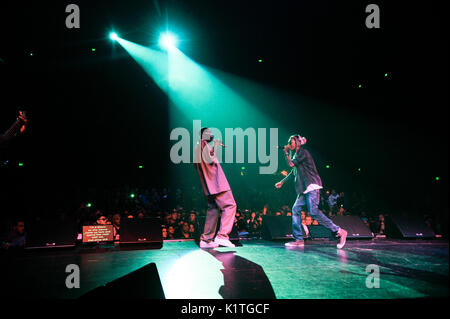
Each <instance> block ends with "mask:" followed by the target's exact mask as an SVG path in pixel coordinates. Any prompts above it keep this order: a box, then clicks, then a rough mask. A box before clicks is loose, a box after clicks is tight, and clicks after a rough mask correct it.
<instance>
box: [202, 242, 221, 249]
mask: <svg viewBox="0 0 450 319" xmlns="http://www.w3.org/2000/svg"><path fill="white" fill-rule="evenodd" d="M217 247H219V244H217V243H215V242H213V241H210V242H209V243H207V242H206V241H203V240H200V248H217Z"/></svg>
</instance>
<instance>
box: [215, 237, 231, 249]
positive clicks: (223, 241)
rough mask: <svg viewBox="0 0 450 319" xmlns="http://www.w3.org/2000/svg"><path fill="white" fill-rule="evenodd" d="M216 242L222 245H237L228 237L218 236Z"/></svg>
mask: <svg viewBox="0 0 450 319" xmlns="http://www.w3.org/2000/svg"><path fill="white" fill-rule="evenodd" d="M214 242H215V243H216V244H218V245H220V246H225V247H236V246H235V245H234V244H233V243H232V242H231V241H229V240H228V239H223V238H217V237H216V239H214Z"/></svg>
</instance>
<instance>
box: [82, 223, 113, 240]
mask: <svg viewBox="0 0 450 319" xmlns="http://www.w3.org/2000/svg"><path fill="white" fill-rule="evenodd" d="M113 240H114V231H113V225H95V226H83V243H92V242H101V241H113Z"/></svg>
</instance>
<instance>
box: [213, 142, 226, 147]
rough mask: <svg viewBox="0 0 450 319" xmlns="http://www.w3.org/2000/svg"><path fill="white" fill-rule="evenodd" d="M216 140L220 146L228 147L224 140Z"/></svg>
mask: <svg viewBox="0 0 450 319" xmlns="http://www.w3.org/2000/svg"><path fill="white" fill-rule="evenodd" d="M215 141H216V142H217V144H219V145H220V146H222V147H226V146H225V144H223V142H222V141H219V140H215Z"/></svg>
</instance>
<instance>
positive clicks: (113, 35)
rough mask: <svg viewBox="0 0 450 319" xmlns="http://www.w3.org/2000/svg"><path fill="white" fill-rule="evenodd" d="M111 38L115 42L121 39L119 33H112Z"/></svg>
mask: <svg viewBox="0 0 450 319" xmlns="http://www.w3.org/2000/svg"><path fill="white" fill-rule="evenodd" d="M109 38H110V39H111V40H113V41H115V40H117V39H118V38H119V36H118V35H117V33H115V32H111V33H110V34H109Z"/></svg>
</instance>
